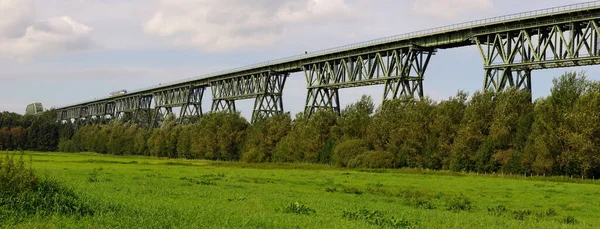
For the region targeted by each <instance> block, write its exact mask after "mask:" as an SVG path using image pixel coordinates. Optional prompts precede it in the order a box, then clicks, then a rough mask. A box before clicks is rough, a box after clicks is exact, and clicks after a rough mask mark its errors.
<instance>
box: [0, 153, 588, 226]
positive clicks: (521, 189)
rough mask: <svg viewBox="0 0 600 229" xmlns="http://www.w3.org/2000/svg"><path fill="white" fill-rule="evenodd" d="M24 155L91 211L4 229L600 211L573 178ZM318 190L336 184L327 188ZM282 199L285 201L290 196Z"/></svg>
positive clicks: (453, 219)
mask: <svg viewBox="0 0 600 229" xmlns="http://www.w3.org/2000/svg"><path fill="white" fill-rule="evenodd" d="M27 154H31V155H32V161H34V163H35V167H36V168H38V169H39V171H44V172H47V173H48V174H52V176H53V177H54V178H55V179H56V180H61V181H62V182H63V184H64V185H62V186H63V187H72V188H73V191H74V192H75V193H77V194H79V196H80V198H79V200H78V201H82V202H83V203H84V206H90V208H91V209H93V211H94V214H93V215H91V214H89V215H82V216H81V215H78V214H60V213H51V214H50V215H39V214H36V215H31V216H29V217H26V218H19V220H16V221H15V220H11V219H10V217H15V215H14V214H11V213H8V214H4V213H5V212H2V214H0V221H1V222H2V225H7V226H8V227H10V228H47V227H51V228H52V227H61V228H62V227H64V228H81V227H89V225H93V226H94V227H95V228H136V227H140V225H141V226H144V227H160V228H194V227H197V225H202V226H203V227H209V228H213V227H216V228H221V227H226V228H248V227H250V228H252V227H257V228H286V227H292V228H296V227H299V228H389V227H394V226H379V225H376V224H371V223H369V222H367V221H366V220H364V218H362V216H361V214H358V215H359V217H351V218H354V219H356V220H354V219H350V218H344V217H343V214H342V211H343V210H346V211H347V212H350V213H356V212H358V211H359V209H367V211H368V212H373V211H374V210H377V211H379V212H380V213H381V214H382V215H383V217H380V220H379V221H383V220H384V219H389V220H391V219H392V216H394V219H404V220H407V221H409V222H410V223H415V224H416V223H417V222H418V225H416V226H406V227H419V228H448V227H460V228H555V227H561V225H564V227H573V228H586V227H593V225H598V224H600V219H599V218H598V217H595V215H594V214H591V213H594V212H598V211H599V209H600V206H598V205H597V204H594V203H596V202H598V200H599V199H600V196H598V195H594V193H596V192H597V191H598V183H599V182H598V181H592V180H581V178H579V179H568V178H564V180H554V179H553V178H542V177H529V178H523V177H522V176H521V177H517V176H505V177H504V178H503V177H501V176H494V177H490V176H481V175H476V174H474V173H455V172H448V171H432V170H425V169H387V170H386V171H387V172H386V173H374V172H369V171H371V170H362V171H361V170H351V169H340V168H338V167H335V166H331V165H315V164H305V163H293V164H287V163H286V164H275V163H268V164H267V163H261V164H247V163H240V162H208V161H201V160H184V159H163V158H146V157H130V156H110V155H98V154H89V153H82V154H79V153H77V154H65V153H39V152H28V153H27ZM2 156H4V155H2ZM26 158H27V157H26ZM134 160H135V161H137V163H134V162H132V161H134ZM25 162H27V160H26V161H25ZM26 165H28V164H27V163H26ZM99 167H103V168H104V170H102V171H100V172H99V173H98V178H99V179H102V180H105V179H112V181H111V182H110V183H106V182H99V183H90V182H88V181H87V179H88V178H89V177H90V172H92V169H94V168H99ZM372 171H378V170H372ZM181 177H187V178H191V179H193V180H195V181H197V182H200V181H207V182H210V181H212V182H215V183H216V184H217V186H213V185H203V184H196V183H195V182H194V183H192V182H190V181H188V180H180V179H181ZM216 179H220V180H216ZM565 181H569V182H565ZM571 182H572V183H571ZM377 183H381V184H384V185H383V186H378V185H377ZM326 187H329V188H330V189H335V190H337V191H335V192H332V193H327V192H326V191H325V190H326ZM344 187H351V188H353V189H356V190H361V191H362V192H363V194H362V195H356V194H346V193H344V192H343V191H342V190H343V189H344ZM82 193H85V196H83V195H81V194H82ZM460 193H464V194H465V196H466V197H468V198H469V199H470V200H471V210H469V211H468V212H466V211H448V210H446V207H447V205H446V201H447V200H449V199H451V198H453V197H456V196H457V195H458V194H460ZM291 197H293V198H294V199H292V200H290V198H291ZM295 200H302V202H300V203H303V204H308V207H309V208H311V209H317V212H318V214H317V215H314V214H312V213H311V215H310V216H307V215H298V214H295V213H289V214H286V213H283V212H282V208H283V207H285V206H286V204H288V203H292V202H295ZM199 203H201V205H199ZM257 203H260V204H258V205H257ZM500 204H501V205H502V206H505V209H506V210H505V211H504V213H503V214H501V215H493V214H490V212H489V210H488V207H494V206H498V205H500ZM103 206H108V207H109V208H108V210H111V211H107V212H105V210H104V209H107V208H105V207H103ZM111 206H123V207H122V208H116V209H114V207H111ZM125 206H126V207H125ZM431 207H433V208H431ZM550 208H554V209H556V211H551V210H550ZM113 209H114V210H116V211H113ZM513 210H529V211H531V214H530V215H528V216H525V217H524V220H515V218H514V216H513V214H512V212H513ZM551 212H554V213H551ZM369 214H370V213H369ZM554 214H556V215H554ZM364 215H368V214H364ZM375 215H377V214H375ZM567 216H575V217H576V220H577V221H578V223H577V224H574V225H568V224H564V219H565V218H566V217H567ZM367 218H369V217H368V216H367ZM370 218H377V217H370ZM4 220H6V221H4Z"/></svg>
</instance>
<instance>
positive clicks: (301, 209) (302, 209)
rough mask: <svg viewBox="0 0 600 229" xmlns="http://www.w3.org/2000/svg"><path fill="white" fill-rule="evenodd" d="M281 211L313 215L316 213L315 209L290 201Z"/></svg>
mask: <svg viewBox="0 0 600 229" xmlns="http://www.w3.org/2000/svg"><path fill="white" fill-rule="evenodd" d="M283 213H291V214H297V215H313V214H317V211H316V210H315V209H312V208H310V207H308V206H306V205H304V204H300V203H298V202H295V203H291V204H288V205H286V206H285V207H283Z"/></svg>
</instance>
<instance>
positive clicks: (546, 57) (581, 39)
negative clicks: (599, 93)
mask: <svg viewBox="0 0 600 229" xmlns="http://www.w3.org/2000/svg"><path fill="white" fill-rule="evenodd" d="M599 35H600V30H599V28H598V20H583V21H572V22H568V23H561V24H555V25H549V26H540V27H533V28H527V29H517V30H513V31H508V32H502V33H495V34H488V35H484V36H478V37H476V38H475V39H474V40H475V42H476V44H477V47H478V48H479V51H480V54H481V56H482V58H483V61H484V69H485V80H484V90H486V91H494V92H496V91H502V90H504V89H506V88H519V89H524V90H531V71H532V70H537V69H548V68H562V67H572V66H584V65H596V64H600V46H599V42H600V41H599V37H600V36H599Z"/></svg>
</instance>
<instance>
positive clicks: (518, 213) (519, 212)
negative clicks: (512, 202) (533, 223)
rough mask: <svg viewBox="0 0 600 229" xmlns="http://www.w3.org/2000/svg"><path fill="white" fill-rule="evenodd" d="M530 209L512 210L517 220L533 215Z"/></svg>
mask: <svg viewBox="0 0 600 229" xmlns="http://www.w3.org/2000/svg"><path fill="white" fill-rule="evenodd" d="M531 214H532V212H531V211H530V210H514V211H512V215H513V218H514V219H516V220H525V218H526V217H527V216H529V215H531Z"/></svg>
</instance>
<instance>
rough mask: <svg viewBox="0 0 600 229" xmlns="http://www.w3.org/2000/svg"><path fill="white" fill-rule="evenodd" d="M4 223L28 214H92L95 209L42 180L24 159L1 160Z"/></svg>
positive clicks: (1, 206)
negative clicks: (6, 218)
mask: <svg viewBox="0 0 600 229" xmlns="http://www.w3.org/2000/svg"><path fill="white" fill-rule="evenodd" d="M0 196H1V198H0V212H2V213H3V214H2V216H0V222H2V220H3V218H4V217H5V216H11V215H12V216H13V217H25V216H27V215H36V214H37V215H50V214H63V215H78V216H84V215H92V214H94V210H93V209H92V208H90V207H89V206H88V205H87V204H85V202H84V201H82V200H81V199H80V198H79V197H78V196H77V195H76V194H75V193H74V192H73V191H72V190H70V189H67V188H66V187H64V186H63V185H61V184H59V183H57V182H55V181H51V180H47V179H41V178H39V177H38V176H37V175H36V174H35V173H34V172H33V170H32V169H31V167H27V166H26V165H25V162H24V160H23V157H20V158H18V159H16V158H15V157H14V156H11V155H6V157H5V158H4V159H1V158H0Z"/></svg>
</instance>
